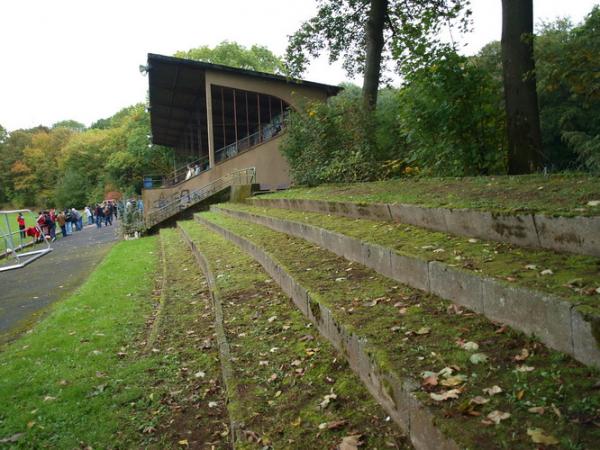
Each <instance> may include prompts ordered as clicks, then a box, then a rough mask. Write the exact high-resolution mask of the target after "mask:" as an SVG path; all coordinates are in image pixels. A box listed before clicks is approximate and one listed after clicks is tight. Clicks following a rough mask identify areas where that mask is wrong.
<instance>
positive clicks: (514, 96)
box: [501, 0, 542, 174]
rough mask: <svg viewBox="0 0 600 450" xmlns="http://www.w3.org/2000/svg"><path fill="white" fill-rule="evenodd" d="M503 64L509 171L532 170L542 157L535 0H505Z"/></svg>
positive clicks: (522, 171)
mask: <svg viewBox="0 0 600 450" xmlns="http://www.w3.org/2000/svg"><path fill="white" fill-rule="evenodd" d="M501 44H502V67H503V74H504V97H505V101H506V125H507V131H508V172H509V173H510V174H522V173H531V172H534V171H536V170H537V169H539V167H540V165H541V161H542V138H541V132H540V116H539V108H538V99H537V92H536V86H535V84H536V83H535V60H534V56H533V0H502V41H501Z"/></svg>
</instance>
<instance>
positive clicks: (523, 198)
mask: <svg viewBox="0 0 600 450" xmlns="http://www.w3.org/2000/svg"><path fill="white" fill-rule="evenodd" d="M265 198H290V199H311V200H329V201H347V202H357V203H409V204H416V205H422V206H428V207H444V208H473V209H481V210H490V211H498V212H517V211H534V212H538V213H545V214H549V215H560V216H580V215H583V216H589V215H598V214H600V206H588V202H589V201H592V200H600V178H599V177H597V176H591V175H589V174H583V173H563V174H553V175H547V176H544V175H519V176H487V177H464V178H426V177H419V178H402V179H397V180H388V181H377V182H372V183H350V184H329V185H321V186H317V187H315V188H308V187H297V188H293V189H290V190H287V191H281V192H277V193H274V194H268V195H266V196H265Z"/></svg>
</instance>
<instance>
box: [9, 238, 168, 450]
mask: <svg viewBox="0 0 600 450" xmlns="http://www.w3.org/2000/svg"><path fill="white" fill-rule="evenodd" d="M157 255H158V247H157V244H156V239H155V238H145V239H140V240H136V241H125V242H120V243H119V244H117V245H115V246H114V248H113V249H112V250H111V252H110V253H109V255H108V256H107V257H106V259H105V260H104V261H103V262H102V263H101V264H100V266H99V267H98V269H97V270H96V271H95V272H94V273H93V274H92V275H91V276H90V278H89V279H88V280H87V281H86V283H85V284H84V285H83V286H82V287H81V288H80V289H79V290H78V291H77V292H76V293H75V294H73V295H72V296H71V297H69V298H68V299H66V300H65V301H63V302H60V303H58V304H57V305H56V306H55V307H54V309H53V311H52V312H51V314H50V315H49V317H47V318H46V319H45V320H44V321H43V322H41V323H40V324H39V325H37V326H36V327H35V328H34V329H33V330H31V331H30V332H28V333H26V334H25V335H24V336H23V337H22V338H20V339H19V340H17V341H15V342H13V343H11V344H8V345H6V346H4V347H3V348H1V349H0V446H1V444H2V443H4V444H6V443H10V445H12V446H13V447H14V448H75V447H79V446H80V445H81V446H83V447H85V446H86V445H91V446H93V447H94V448H117V447H118V448H126V447H131V446H139V441H138V440H139V439H140V436H141V434H140V433H138V432H137V430H138V429H140V428H141V427H143V423H142V422H141V421H143V420H146V419H145V418H144V417H143V416H142V415H137V414H134V413H133V411H134V410H135V408H136V405H137V406H139V404H140V403H143V404H144V410H145V409H146V407H148V408H152V404H153V401H154V400H153V399H149V398H148V397H147V396H146V392H147V388H148V385H149V383H150V382H151V378H150V369H152V367H153V366H154V365H156V358H157V357H155V356H152V355H149V356H148V357H140V351H139V348H140V346H141V344H136V343H139V342H141V341H143V336H144V334H145V332H146V319H147V317H148V316H149V315H150V313H151V312H152V310H153V304H154V302H153V301H152V298H153V297H152V292H153V289H154V276H155V273H156V267H157V261H158V257H157Z"/></svg>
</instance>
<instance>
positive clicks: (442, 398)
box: [429, 389, 460, 402]
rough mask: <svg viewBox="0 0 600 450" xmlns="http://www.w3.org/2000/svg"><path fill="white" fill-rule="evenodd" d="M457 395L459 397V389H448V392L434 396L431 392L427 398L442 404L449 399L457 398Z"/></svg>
mask: <svg viewBox="0 0 600 450" xmlns="http://www.w3.org/2000/svg"><path fill="white" fill-rule="evenodd" d="M459 395H460V390H459V389H450V390H449V391H444V392H441V393H440V394H436V393H435V392H432V393H431V394H429V396H430V397H431V398H432V399H433V400H435V401H436V402H443V401H446V400H449V399H451V398H458V396H459Z"/></svg>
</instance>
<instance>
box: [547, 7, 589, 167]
mask: <svg viewBox="0 0 600 450" xmlns="http://www.w3.org/2000/svg"><path fill="white" fill-rule="evenodd" d="M536 59H537V77H538V94H539V101H540V110H541V122H542V133H543V139H544V148H545V152H546V157H547V159H548V160H549V162H550V163H551V164H553V165H554V166H556V167H558V168H565V167H567V168H572V167H577V166H578V165H579V166H581V168H584V169H587V170H591V171H594V172H600V121H599V120H598V117H600V79H599V78H598V67H600V7H598V6H596V7H594V9H593V10H592V11H591V12H590V14H589V15H588V16H587V18H586V20H585V21H584V23H583V24H581V25H580V26H578V27H573V25H572V24H571V22H570V21H568V20H558V21H556V22H554V23H549V24H543V25H542V27H541V30H540V36H539V37H538V38H537V40H536ZM565 144H566V148H565Z"/></svg>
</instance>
